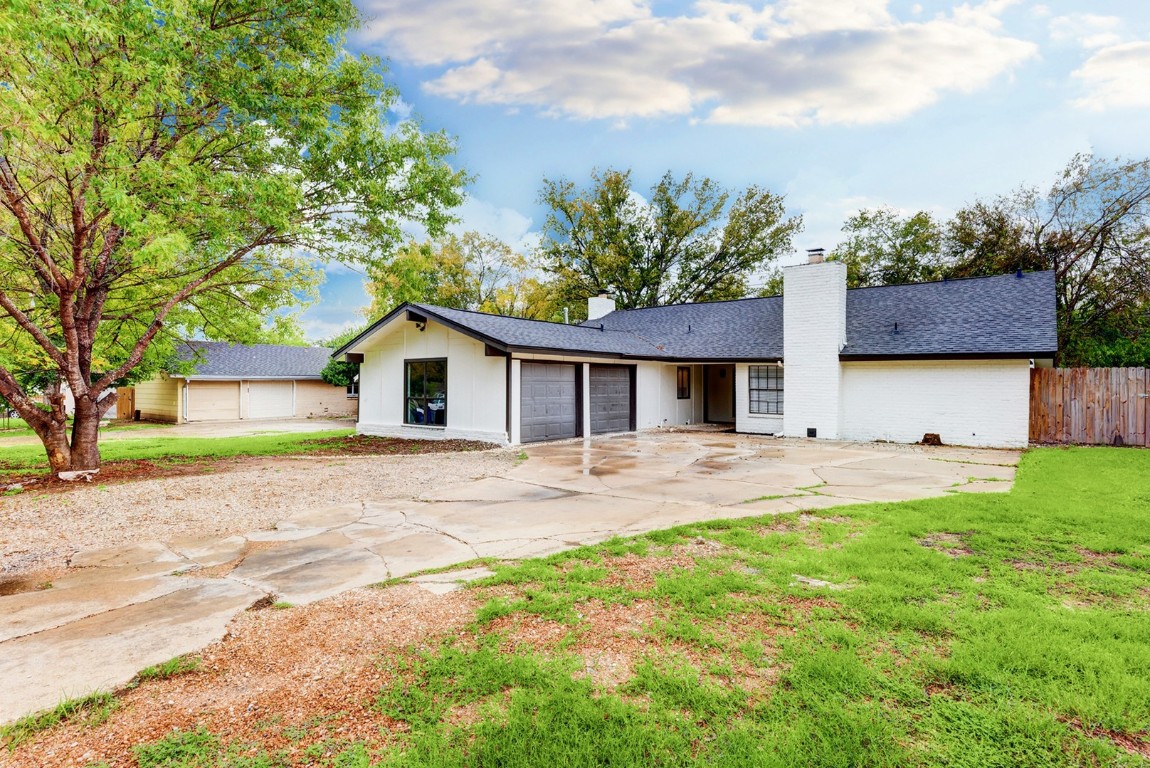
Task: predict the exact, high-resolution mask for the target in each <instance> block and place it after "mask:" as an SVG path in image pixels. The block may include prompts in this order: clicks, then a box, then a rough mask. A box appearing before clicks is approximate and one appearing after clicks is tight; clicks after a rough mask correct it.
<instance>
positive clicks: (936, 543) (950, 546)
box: [918, 533, 974, 558]
mask: <svg viewBox="0 0 1150 768" xmlns="http://www.w3.org/2000/svg"><path fill="white" fill-rule="evenodd" d="M918 543H919V544H921V545H922V546H924V547H926V548H927V549H933V550H935V551H936V552H941V553H942V554H944V555H946V556H947V557H954V558H959V557H970V556H971V555H973V554H974V550H973V549H971V548H970V547H969V546H967V544H966V540H965V539H964V538H963V537H962V534H958V533H932V534H930V535H929V536H924V537H923V538H921V539H919V540H918Z"/></svg>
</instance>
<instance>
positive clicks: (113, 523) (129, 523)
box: [0, 449, 517, 576]
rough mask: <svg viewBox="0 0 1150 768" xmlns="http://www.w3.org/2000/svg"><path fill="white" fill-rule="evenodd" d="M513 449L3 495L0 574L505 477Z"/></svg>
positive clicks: (264, 465) (242, 468) (292, 462)
mask: <svg viewBox="0 0 1150 768" xmlns="http://www.w3.org/2000/svg"><path fill="white" fill-rule="evenodd" d="M516 453H517V452H516V451H511V450H508V449H496V450H489V451H474V452H467V453H441V454H425V455H420V456H336V457H332V456H322V457H321V456H310V457H275V458H252V459H246V460H243V461H241V462H238V463H233V464H232V465H230V466H229V467H228V468H227V469H226V471H217V472H212V473H209V474H203V475H199V476H183V477H166V478H159V479H152V480H140V481H136V482H125V483H116V484H111V485H100V484H99V482H98V481H97V482H96V483H93V484H92V485H91V486H90V487H84V488H78V489H76V490H74V491H71V492H68V493H51V494H48V493H41V494H37V493H36V491H35V490H34V489H31V490H29V491H28V492H25V493H22V494H19V495H17V496H8V497H0V575H4V576H12V575H16V574H19V573H22V572H29V571H39V570H49V569H56V568H61V567H64V566H66V565H67V563H68V560H69V559H70V558H71V557H72V555H73V554H75V553H76V552H77V551H80V550H84V549H93V548H98V547H111V546H117V545H120V544H129V543H132V542H139V541H166V540H169V539H172V538H175V537H177V536H185V535H197V536H209V535H213V534H215V535H221V536H227V535H231V534H236V533H246V532H248V531H255V530H265V529H269V528H271V527H273V526H274V525H275V524H276V523H277V522H279V521H281V520H283V519H284V518H286V517H288V516H290V515H292V514H294V513H296V512H302V511H304V510H308V509H316V508H322V507H326V506H334V505H337V504H346V503H348V502H350V501H361V500H367V501H373V500H386V499H396V498H414V497H415V496H417V495H419V494H420V493H421V492H425V491H426V490H427V489H428V488H429V484H433V485H434V487H436V488H440V487H443V486H446V485H451V484H454V483H462V482H466V481H469V480H474V479H477V478H481V477H488V476H490V475H495V474H499V473H501V472H504V471H506V470H508V469H510V468H511V467H512V466H514V464H515V460H516V458H515V457H516Z"/></svg>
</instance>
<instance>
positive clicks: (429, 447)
mask: <svg viewBox="0 0 1150 768" xmlns="http://www.w3.org/2000/svg"><path fill="white" fill-rule="evenodd" d="M302 445H306V446H308V453H339V454H350V455H353V456H393V455H403V456H407V455H423V454H427V453H461V452H464V451H486V450H489V449H491V448H496V447H498V446H496V445H495V444H494V443H484V442H480V441H479V440H409V439H406V438H400V437H373V436H371V435H347V436H344V437H321V438H317V439H315V440H305V441H304V442H303V443H302Z"/></svg>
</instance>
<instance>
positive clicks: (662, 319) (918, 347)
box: [335, 272, 1058, 360]
mask: <svg viewBox="0 0 1150 768" xmlns="http://www.w3.org/2000/svg"><path fill="white" fill-rule="evenodd" d="M1054 297H1055V294H1054V273H1053V272H1030V273H1025V274H1023V275H1021V276H1017V275H1001V276H997V277H980V278H969V279H964V280H949V281H942V282H936V283H918V284H913V285H898V286H887V287H881V288H858V289H854V290H850V291H847V333H846V336H847V346H846V347H845V348H844V349H843V351H842V355H841V356H842V357H843V358H844V359H852V358H855V359H865V358H876V357H891V358H900V357H901V358H914V357H932V356H934V357H947V356H986V357H1009V356H1012V357H1032V356H1047V355H1053V353H1054V352H1055V350H1056V349H1057V348H1058V334H1057V322H1056V320H1055V306H1054ZM784 300H785V299H784V297H782V296H772V297H769V298H762V299H739V300H736V301H720V302H711V303H701V304H679V305H673V306H666V307H652V308H650V309H632V310H617V311H615V312H612V313H610V314H608V315H606V316H604V317H602V318H598V319H596V320H590V321H587V322H586V323H584V324H583V325H564V324H562V323H547V322H541V321H536V320H523V319H520V318H514V317H503V316H500V315H489V314H484V313H481V312H469V311H464V310H458V309H447V308H445V307H436V306H432V305H429V304H410V305H404V306H402V307H399V308H398V309H396V310H395V311H394V312H392V313H391V314H389V315H388V316H387V317H385V318H383V319H382V320H380V321H379V322H378V323H376V324H375V325H373V326H372V327H371V328H369V329H368V330H367V331H365V332H364V333H363V334H361V335H360V336H359V337H358V338H356V339H355V340H353V341H352V342H350V343H349V344H347V345H346V346H345V347H344V348H342V349H339V350H337V351H336V353H335V354H337V355H338V354H341V353H343V352H344V350H346V349H350V348H352V347H353V346H354V345H355V344H357V343H358V342H359V341H360V340H361V339H363V338H366V337H367V336H369V335H370V334H371V333H372V332H373V331H374V330H375V329H376V328H378V327H380V326H381V325H384V324H386V323H387V322H389V321H390V320H391V319H393V318H394V317H396V316H397V315H398V314H399V313H400V312H403V311H406V310H408V309H412V310H414V311H416V312H418V313H421V314H426V315H427V316H429V317H431V318H434V319H438V320H439V321H440V322H444V323H446V324H447V325H449V326H451V327H455V328H456V329H457V330H460V331H463V332H465V333H470V334H471V335H473V336H476V337H477V338H481V339H483V340H485V341H487V342H489V343H492V344H495V345H498V346H501V347H504V348H508V349H513V350H544V351H551V352H559V353H572V354H577V353H583V354H588V355H609V356H618V357H628V358H638V359H665V360H777V359H781V358H782V357H783V301H784ZM895 323H898V332H897V333H895V327H894V326H895Z"/></svg>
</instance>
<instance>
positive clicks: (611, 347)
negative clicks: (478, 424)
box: [412, 304, 663, 357]
mask: <svg viewBox="0 0 1150 768" xmlns="http://www.w3.org/2000/svg"><path fill="white" fill-rule="evenodd" d="M412 306H414V307H416V308H417V310H421V311H423V312H426V313H427V314H429V315H433V316H436V317H439V318H442V319H444V320H448V321H449V322H451V323H454V324H455V325H458V326H461V327H464V328H468V329H470V330H473V331H476V332H477V333H479V334H481V335H483V336H486V337H489V338H491V339H493V340H496V341H498V342H500V343H502V344H505V345H507V346H509V347H518V348H525V349H554V350H561V351H564V352H587V353H592V354H605V355H623V356H628V357H659V356H662V354H663V353H662V351H661V350H659V349H658V348H657V347H656V345H655V344H653V343H650V342H648V341H646V340H644V339H642V338H639V337H638V336H636V335H635V334H633V333H626V332H622V331H619V330H604V331H600V330H599V326H598V325H594V326H592V325H590V324H588V325H564V324H563V323H548V322H543V321H540V320H524V319H522V318H518V317H504V316H503V315H488V314H485V313H483V312H468V311H466V310H462V309H448V308H447V307H436V306H432V305H430V304H413V305H412Z"/></svg>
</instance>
